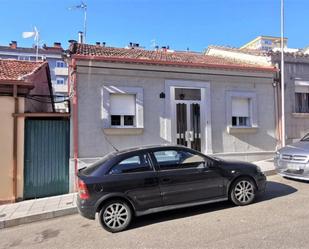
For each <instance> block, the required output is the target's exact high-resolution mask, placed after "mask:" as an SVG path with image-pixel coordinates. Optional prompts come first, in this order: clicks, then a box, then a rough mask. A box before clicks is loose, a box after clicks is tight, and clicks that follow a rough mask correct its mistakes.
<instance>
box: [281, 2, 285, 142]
mask: <svg viewBox="0 0 309 249" xmlns="http://www.w3.org/2000/svg"><path fill="white" fill-rule="evenodd" d="M284 104H285V101H284V0H281V136H282V137H281V140H282V141H281V142H282V143H281V145H282V147H284V146H285V106H284Z"/></svg>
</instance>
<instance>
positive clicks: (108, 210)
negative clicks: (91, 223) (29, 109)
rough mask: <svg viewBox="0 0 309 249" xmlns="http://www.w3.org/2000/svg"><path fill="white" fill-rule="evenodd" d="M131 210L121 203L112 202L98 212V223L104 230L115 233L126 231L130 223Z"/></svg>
mask: <svg viewBox="0 0 309 249" xmlns="http://www.w3.org/2000/svg"><path fill="white" fill-rule="evenodd" d="M131 218H132V214H131V208H130V207H129V206H128V205H127V204H126V203H125V202H122V201H112V202H109V203H107V204H106V205H104V207H103V208H102V209H101V211H100V223H101V225H102V226H103V228H104V229H106V230H107V231H109V232H112V233H115V232H120V231H123V230H124V229H126V228H127V227H128V226H129V224H130V222H131Z"/></svg>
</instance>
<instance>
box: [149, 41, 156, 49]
mask: <svg viewBox="0 0 309 249" xmlns="http://www.w3.org/2000/svg"><path fill="white" fill-rule="evenodd" d="M150 42H151V47H152V48H153V49H155V48H156V46H157V43H156V39H152V40H151V41H150Z"/></svg>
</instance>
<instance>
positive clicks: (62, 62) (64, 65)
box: [56, 61, 66, 68]
mask: <svg viewBox="0 0 309 249" xmlns="http://www.w3.org/2000/svg"><path fill="white" fill-rule="evenodd" d="M58 63H61V64H62V65H63V66H62V67H59V66H58ZM56 67H57V68H66V64H65V62H64V61H56Z"/></svg>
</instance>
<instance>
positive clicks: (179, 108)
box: [176, 103, 187, 146]
mask: <svg viewBox="0 0 309 249" xmlns="http://www.w3.org/2000/svg"><path fill="white" fill-rule="evenodd" d="M176 122H177V124H176V129H177V144H179V145H184V146H187V140H186V131H187V105H186V104H183V103H182V104H177V105H176Z"/></svg>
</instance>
